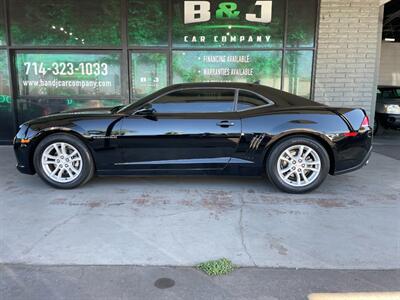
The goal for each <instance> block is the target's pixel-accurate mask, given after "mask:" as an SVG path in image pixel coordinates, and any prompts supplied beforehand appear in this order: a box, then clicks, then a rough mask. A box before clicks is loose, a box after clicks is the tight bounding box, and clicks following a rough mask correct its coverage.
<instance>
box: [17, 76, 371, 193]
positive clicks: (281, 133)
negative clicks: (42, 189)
mask: <svg viewBox="0 0 400 300" xmlns="http://www.w3.org/2000/svg"><path fill="white" fill-rule="evenodd" d="M14 149H15V153H16V156H17V160H18V165H17V168H18V169H19V170H20V171H21V172H23V173H27V174H34V173H38V174H39V176H40V177H41V178H42V179H43V180H44V181H45V182H47V183H48V184H50V185H52V186H54V187H57V188H74V187H77V186H79V185H81V184H83V183H86V182H87V181H88V180H90V178H91V177H92V176H93V175H94V174H98V175H124V174H127V175H128V174H129V175H132V174H141V175H143V174H147V175H153V174H175V175H177V174H179V175H180V174H240V175H262V174H263V173H266V174H267V176H268V177H269V179H270V181H271V182H272V183H273V184H274V185H275V186H277V187H278V188H280V189H281V190H283V191H286V192H291V193H302V192H306V191H310V190H312V189H315V188H316V187H318V186H319V185H320V184H321V183H322V182H323V181H324V179H325V178H326V176H327V174H328V173H329V174H331V175H337V174H343V173H346V172H349V171H354V170H356V169H358V168H360V167H362V166H364V165H365V164H366V163H367V160H368V158H369V155H370V152H371V128H370V126H369V124H368V117H367V115H366V114H365V112H364V111H363V110H362V109H350V108H333V107H328V106H325V105H322V104H319V103H317V102H313V101H310V100H306V99H304V98H301V97H298V96H294V95H292V94H289V93H286V92H282V91H280V90H275V89H272V88H269V87H266V86H262V85H257V84H245V83H201V84H200V83H197V84H195V83H193V84H179V85H173V86H170V87H167V88H164V89H162V90H160V91H158V92H156V93H154V94H151V95H149V96H147V97H145V98H143V99H142V100H140V101H138V102H135V103H132V104H129V105H126V106H119V107H114V108H111V109H110V108H100V109H86V110H75V111H69V112H63V113H58V114H53V115H49V116H46V117H41V118H38V119H35V120H31V121H29V122H26V123H24V124H22V125H21V126H20V130H19V132H18V134H17V136H16V137H15V141H14Z"/></svg>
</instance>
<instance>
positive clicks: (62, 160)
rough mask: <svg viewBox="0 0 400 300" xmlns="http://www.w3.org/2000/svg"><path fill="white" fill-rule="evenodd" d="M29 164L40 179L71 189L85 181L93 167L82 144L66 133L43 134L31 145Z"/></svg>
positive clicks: (89, 177) (91, 175) (88, 153)
mask: <svg viewBox="0 0 400 300" xmlns="http://www.w3.org/2000/svg"><path fill="white" fill-rule="evenodd" d="M33 164H34V166H35V170H36V172H37V173H38V175H39V176H40V178H41V179H42V180H43V181H44V182H46V183H47V184H49V185H50V186H52V187H55V188H59V189H72V188H76V187H78V186H80V185H83V184H85V183H87V182H88V181H89V180H90V179H91V178H92V177H93V174H94V169H95V168H94V162H93V158H92V156H91V154H90V152H89V149H88V148H87V147H86V145H85V144H84V143H83V142H82V141H81V140H80V139H79V138H77V137H75V136H73V135H71V134H67V133H65V134H64V133H57V134H52V135H49V136H47V137H45V138H44V139H43V140H42V141H41V142H40V143H39V145H38V146H37V147H36V149H35V153H34V155H33ZM56 169H58V171H57V170H56ZM53 173H54V174H53ZM60 174H61V175H60Z"/></svg>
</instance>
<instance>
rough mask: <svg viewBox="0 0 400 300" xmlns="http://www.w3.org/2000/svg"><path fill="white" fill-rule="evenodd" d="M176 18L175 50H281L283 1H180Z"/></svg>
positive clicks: (176, 9)
mask: <svg viewBox="0 0 400 300" xmlns="http://www.w3.org/2000/svg"><path fill="white" fill-rule="evenodd" d="M175 1H176V2H175V4H174V6H173V7H174V14H173V18H174V19H173V27H172V36H173V40H172V43H173V46H176V47H186V48H199V47H216V48H217V47H218V48H219V47H221V48H222V47H225V48H226V47H238V48H239V47H259V48H273V47H282V45H283V33H284V30H283V28H284V1H279V0H241V1H229V2H225V1H223V2H221V1H178V0H175Z"/></svg>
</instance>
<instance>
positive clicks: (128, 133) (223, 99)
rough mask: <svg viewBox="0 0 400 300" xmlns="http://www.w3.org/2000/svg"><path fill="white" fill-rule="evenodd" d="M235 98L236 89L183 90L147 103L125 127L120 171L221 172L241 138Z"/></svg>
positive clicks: (121, 142)
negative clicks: (207, 170)
mask: <svg viewBox="0 0 400 300" xmlns="http://www.w3.org/2000/svg"><path fill="white" fill-rule="evenodd" d="M235 95H236V92H235V90H234V89H214V88H211V89H210V88H208V89H199V88H197V89H183V90H176V91H171V92H169V93H167V94H165V95H163V96H160V97H158V98H157V99H155V100H154V101H152V102H150V103H147V104H146V105H145V106H144V107H142V109H141V110H139V111H137V112H136V113H133V114H132V115H130V116H128V117H126V118H125V119H124V120H123V121H122V128H121V135H120V136H119V139H118V141H119V147H120V148H121V151H122V156H123V162H122V163H120V164H119V165H120V166H121V167H122V168H124V169H129V170H143V169H146V170H157V169H164V170H165V169H168V170H176V169H196V170H199V169H200V170H201V169H214V170H218V169H223V168H224V167H225V166H226V165H227V163H228V162H229V159H230V157H232V155H233V154H234V152H235V151H236V148H237V146H238V143H239V139H240V136H241V121H240V118H239V117H238V116H237V113H235V112H234V99H235ZM143 108H144V109H143Z"/></svg>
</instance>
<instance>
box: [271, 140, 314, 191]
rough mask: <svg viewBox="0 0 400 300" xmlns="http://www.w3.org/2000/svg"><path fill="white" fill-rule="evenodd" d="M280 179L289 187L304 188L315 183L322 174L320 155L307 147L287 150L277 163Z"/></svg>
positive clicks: (301, 146)
mask: <svg viewBox="0 0 400 300" xmlns="http://www.w3.org/2000/svg"><path fill="white" fill-rule="evenodd" d="M277 169H278V174H279V177H280V178H281V179H282V180H283V181H284V182H285V183H287V184H288V185H290V186H293V187H303V186H307V185H309V184H311V183H312V182H314V181H315V180H316V179H317V177H318V175H319V174H320V172H321V160H320V157H319V155H318V153H317V152H316V151H315V150H314V149H312V148H311V147H309V146H306V145H294V146H291V147H289V148H287V149H285V150H284V151H283V152H282V154H281V155H280V156H279V159H278V162H277Z"/></svg>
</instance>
